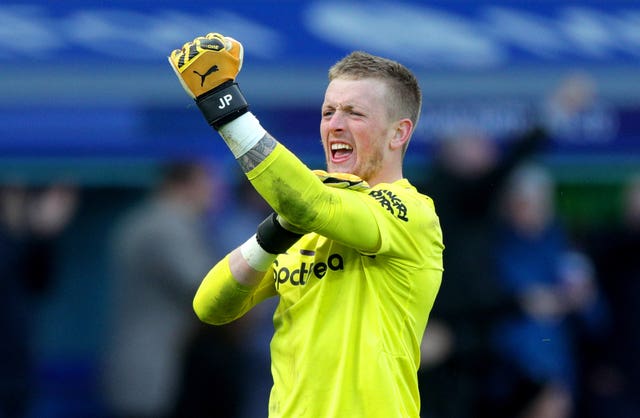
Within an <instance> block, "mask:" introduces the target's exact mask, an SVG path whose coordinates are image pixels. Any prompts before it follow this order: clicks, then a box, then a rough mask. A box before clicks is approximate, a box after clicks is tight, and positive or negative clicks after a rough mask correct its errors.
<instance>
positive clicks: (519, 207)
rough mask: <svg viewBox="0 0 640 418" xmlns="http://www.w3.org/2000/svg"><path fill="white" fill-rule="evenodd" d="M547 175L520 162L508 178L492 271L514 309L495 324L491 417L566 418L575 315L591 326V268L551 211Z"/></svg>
mask: <svg viewBox="0 0 640 418" xmlns="http://www.w3.org/2000/svg"><path fill="white" fill-rule="evenodd" d="M554 187H555V186H554V182H553V179H552V177H551V176H550V175H549V173H548V172H547V171H546V170H545V169H543V168H542V167H536V166H523V167H521V168H519V169H518V170H517V171H516V172H515V173H514V174H513V175H512V176H511V178H510V181H509V182H508V183H507V187H506V189H505V195H504V202H503V203H504V206H503V210H504V211H503V212H502V214H503V216H502V222H501V224H500V227H499V228H498V236H497V247H496V249H497V251H496V257H497V266H498V277H499V278H500V280H501V284H502V285H503V286H504V287H505V289H506V291H507V292H508V293H509V294H511V295H513V297H514V298H515V299H516V300H517V301H518V303H519V306H520V309H519V311H518V312H515V311H514V312H513V313H512V314H511V315H510V316H508V317H505V318H503V319H502V320H500V321H499V322H498V323H497V324H496V326H495V327H494V328H495V334H494V341H495V345H496V352H497V353H498V354H499V358H500V359H501V361H502V363H503V367H502V368H496V371H499V372H501V373H495V374H494V377H495V379H494V380H492V381H491V386H490V387H491V388H492V389H493V390H494V391H495V392H494V395H496V396H495V397H494V398H492V400H493V404H494V411H495V412H494V415H493V416H494V417H500V416H503V417H505V418H506V417H513V416H521V417H525V418H547V417H554V418H569V417H571V416H573V413H574V410H575V401H576V389H577V368H576V367H577V364H576V362H575V357H576V355H577V353H578V351H577V347H576V345H575V340H574V335H575V332H574V328H575V327H576V324H574V322H573V321H574V320H581V321H582V323H583V324H585V325H586V326H587V327H592V326H597V325H598V323H599V316H600V314H601V309H600V307H599V303H598V292H597V288H596V282H595V276H594V271H593V268H592V265H591V262H590V261H589V259H588V258H586V256H584V255H583V254H580V253H577V252H575V250H573V248H572V246H571V245H570V243H569V242H568V238H567V236H566V231H565V228H564V227H563V225H562V224H561V223H560V221H559V220H558V218H557V217H556V214H555V188H554Z"/></svg>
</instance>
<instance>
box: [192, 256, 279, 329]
mask: <svg viewBox="0 0 640 418" xmlns="http://www.w3.org/2000/svg"><path fill="white" fill-rule="evenodd" d="M275 295H276V290H275V287H274V284H273V272H272V270H271V269H269V270H268V271H267V272H266V273H265V275H264V277H263V279H262V280H261V281H260V283H259V284H258V286H255V287H249V286H244V285H242V284H240V283H239V282H238V281H236V280H235V279H234V277H233V275H232V274H231V269H230V268H229V256H228V255H227V256H226V257H225V258H223V259H222V260H221V261H219V262H218V263H217V264H216V265H215V266H214V267H213V268H212V269H211V270H210V271H209V273H208V274H207V275H206V276H205V278H204V280H203V281H202V283H201V284H200V287H199V288H198V291H197V292H196V295H195V297H194V299H193V309H194V311H195V312H196V314H197V316H198V318H200V320H202V321H203V322H206V323H208V324H214V325H221V324H226V323H229V322H231V321H233V320H235V319H237V318H240V317H241V316H243V315H244V314H245V313H247V312H248V311H249V310H250V309H251V308H253V307H254V306H255V305H257V304H258V303H260V302H261V301H263V300H265V299H267V298H269V297H272V296H275Z"/></svg>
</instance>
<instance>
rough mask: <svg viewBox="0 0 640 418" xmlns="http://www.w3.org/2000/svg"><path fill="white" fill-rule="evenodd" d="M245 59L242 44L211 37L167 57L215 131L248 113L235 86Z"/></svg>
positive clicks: (202, 38)
mask: <svg viewBox="0 0 640 418" xmlns="http://www.w3.org/2000/svg"><path fill="white" fill-rule="evenodd" d="M243 55H244V50H243V47H242V44H241V43H240V42H238V41H236V40H235V39H233V38H230V37H228V36H223V35H221V34H219V33H209V34H207V35H206V36H199V37H197V38H195V39H194V40H193V41H191V42H187V43H186V44H184V45H183V46H182V48H181V49H176V50H174V51H173V52H171V54H170V55H169V57H168V59H169V63H170V64H171V67H172V68H173V70H174V71H175V73H176V75H177V76H178V80H180V83H181V84H182V87H183V88H184V89H185V91H186V92H187V94H189V96H191V97H192V98H193V99H194V100H195V101H196V104H197V105H198V107H199V108H200V111H201V112H202V114H203V115H204V117H205V119H206V120H207V122H208V123H209V125H211V126H212V127H213V128H214V129H216V130H219V129H220V127H221V126H222V125H224V124H226V123H228V122H230V121H232V120H234V119H236V118H238V117H239V116H241V115H242V114H244V113H246V112H247V111H248V110H249V105H248V103H247V101H246V100H245V98H244V96H243V94H242V92H241V91H240V88H239V87H238V84H237V83H236V82H235V79H236V77H237V75H238V73H239V72H240V69H241V68H242V60H243Z"/></svg>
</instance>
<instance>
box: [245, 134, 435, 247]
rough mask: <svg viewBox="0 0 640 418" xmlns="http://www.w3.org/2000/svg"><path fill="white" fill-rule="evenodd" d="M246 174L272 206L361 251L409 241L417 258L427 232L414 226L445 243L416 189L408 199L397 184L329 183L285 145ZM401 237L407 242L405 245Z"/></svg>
mask: <svg viewBox="0 0 640 418" xmlns="http://www.w3.org/2000/svg"><path fill="white" fill-rule="evenodd" d="M247 177H248V178H249V180H250V181H251V183H252V184H253V186H254V187H255V188H256V190H257V191H258V192H259V193H260V194H261V195H262V196H263V197H264V199H265V200H266V201H267V202H268V203H269V205H270V206H271V207H272V208H273V209H274V210H275V211H276V212H277V213H278V214H280V216H282V217H284V218H285V219H286V220H287V221H288V222H290V223H291V224H293V225H294V226H296V227H298V228H300V229H302V230H304V231H308V232H316V233H318V234H320V235H322V236H325V237H327V238H330V239H332V240H335V241H337V242H340V243H342V244H344V245H346V246H349V247H351V248H355V249H357V250H359V251H360V252H362V253H363V254H380V253H392V252H395V253H396V255H402V252H403V249H402V247H403V246H405V245H409V246H413V247H414V248H415V249H417V250H419V251H418V256H416V258H418V257H419V255H420V253H422V251H423V250H421V249H420V248H419V247H421V246H422V245H420V242H422V243H424V240H423V239H422V238H424V237H423V236H416V231H417V235H421V234H423V232H420V231H419V228H420V227H423V226H424V227H426V226H429V227H430V229H429V230H428V231H432V234H431V236H430V237H428V239H430V240H432V241H433V242H435V243H436V244H438V245H440V244H441V243H438V241H439V240H440V241H441V236H439V233H438V232H439V221H438V220H437V217H436V216H435V211H434V209H433V203H432V202H431V201H430V199H428V198H426V197H425V196H422V195H419V196H421V197H420V198H419V197H417V196H418V193H417V192H415V193H413V195H415V196H414V197H410V196H409V197H406V198H405V197H404V196H402V195H403V193H405V192H404V191H402V190H400V189H399V188H398V187H394V186H393V185H387V186H388V189H382V188H379V187H374V188H373V189H371V190H370V191H368V192H356V191H352V190H348V189H337V188H332V187H327V186H325V185H324V184H323V183H322V182H321V181H320V180H319V179H318V178H317V177H316V175H315V174H314V173H313V172H312V171H311V170H309V169H308V168H307V167H306V166H305V165H304V164H303V163H302V162H301V161H300V160H298V158H297V157H295V155H293V154H292V153H291V152H289V151H288V150H287V149H286V148H285V147H284V146H282V145H281V144H278V145H277V147H276V148H275V149H274V151H273V152H272V153H271V154H270V155H269V156H268V157H267V158H266V159H265V160H264V161H263V162H262V163H261V164H259V165H258V166H257V167H256V168H255V169H254V170H252V171H250V172H249V173H247ZM409 211H411V212H412V214H411V216H412V218H409V217H408V216H409V214H408V213H409ZM428 231H427V232H428ZM402 240H407V242H408V243H406V244H402V243H401V241H402ZM419 241H420V242H419ZM434 251H436V250H434Z"/></svg>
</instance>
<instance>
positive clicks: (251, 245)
mask: <svg viewBox="0 0 640 418" xmlns="http://www.w3.org/2000/svg"><path fill="white" fill-rule="evenodd" d="M240 253H241V254H242V257H244V259H245V260H246V262H247V264H249V265H250V266H251V267H252V268H253V269H254V270H257V271H267V270H269V267H271V263H273V261H274V260H275V259H276V257H277V255H275V254H271V253H268V252H266V251H265V250H263V249H262V247H261V246H260V244H258V240H257V239H256V236H255V234H254V235H253V236H252V237H251V238H249V239H248V240H247V241H246V242H245V243H244V244H242V245H241V246H240Z"/></svg>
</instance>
